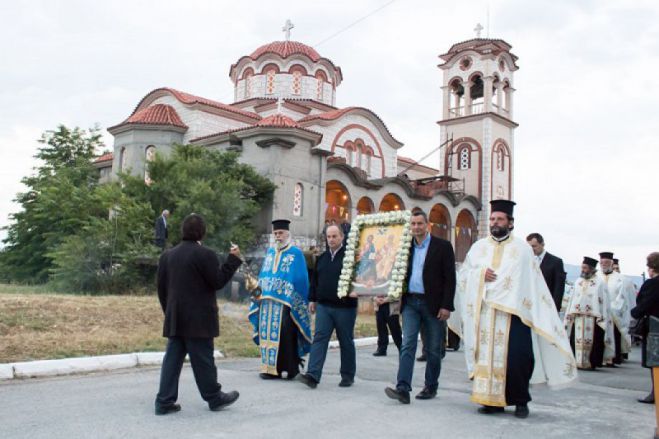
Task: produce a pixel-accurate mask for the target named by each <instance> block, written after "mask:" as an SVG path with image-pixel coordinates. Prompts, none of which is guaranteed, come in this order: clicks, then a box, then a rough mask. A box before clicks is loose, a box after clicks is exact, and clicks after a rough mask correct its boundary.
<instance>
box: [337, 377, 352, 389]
mask: <svg viewBox="0 0 659 439" xmlns="http://www.w3.org/2000/svg"><path fill="white" fill-rule="evenodd" d="M354 383H355V380H350V379H348V378H341V382H340V383H339V387H350V386H352V385H353V384H354Z"/></svg>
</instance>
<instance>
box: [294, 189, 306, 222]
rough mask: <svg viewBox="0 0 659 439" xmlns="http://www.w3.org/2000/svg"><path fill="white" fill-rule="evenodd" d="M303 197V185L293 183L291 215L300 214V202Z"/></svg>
mask: <svg viewBox="0 0 659 439" xmlns="http://www.w3.org/2000/svg"><path fill="white" fill-rule="evenodd" d="M303 199H304V187H303V186H302V183H296V184H295V192H294V195H293V216H302V202H303Z"/></svg>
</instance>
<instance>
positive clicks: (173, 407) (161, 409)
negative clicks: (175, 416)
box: [156, 404, 181, 416]
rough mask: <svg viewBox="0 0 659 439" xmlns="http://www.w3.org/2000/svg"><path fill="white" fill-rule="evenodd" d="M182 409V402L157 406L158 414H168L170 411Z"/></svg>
mask: <svg viewBox="0 0 659 439" xmlns="http://www.w3.org/2000/svg"><path fill="white" fill-rule="evenodd" d="M180 411H181V405H180V404H172V405H166V406H161V407H156V415H158V416H160V415H168V414H170V413H176V412H180Z"/></svg>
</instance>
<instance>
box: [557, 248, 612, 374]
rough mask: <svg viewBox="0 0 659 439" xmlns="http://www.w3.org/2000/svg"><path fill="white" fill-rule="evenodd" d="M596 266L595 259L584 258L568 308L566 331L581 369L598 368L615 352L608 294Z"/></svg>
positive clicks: (566, 312)
mask: <svg viewBox="0 0 659 439" xmlns="http://www.w3.org/2000/svg"><path fill="white" fill-rule="evenodd" d="M596 267H597V260H596V259H593V258H589V257H588V256H586V257H584V260H583V263H582V264H581V276H580V277H579V279H577V281H576V282H575V283H574V288H573V291H572V295H571V296H570V300H569V302H568V305H567V307H566V309H565V330H566V331H567V333H568V335H569V336H570V345H571V346H572V351H573V352H574V356H575V358H576V360H577V367H578V368H579V369H590V370H595V368H597V367H602V364H603V363H604V362H605V361H606V362H609V361H610V360H611V359H612V358H613V355H614V347H613V321H612V320H611V317H610V315H609V297H608V293H607V291H606V286H605V285H604V283H603V282H602V280H601V279H600V278H599V277H598V276H597V268H596Z"/></svg>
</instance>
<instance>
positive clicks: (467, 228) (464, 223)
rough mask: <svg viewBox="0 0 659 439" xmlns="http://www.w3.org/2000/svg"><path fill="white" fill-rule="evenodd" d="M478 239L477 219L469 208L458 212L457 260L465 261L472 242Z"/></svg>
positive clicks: (456, 223) (456, 231) (456, 233)
mask: <svg viewBox="0 0 659 439" xmlns="http://www.w3.org/2000/svg"><path fill="white" fill-rule="evenodd" d="M477 239H478V229H477V228H476V220H475V219H474V216H473V215H472V214H471V212H469V211H468V210H466V209H464V210H462V211H460V213H459V214H458V218H457V220H456V221H455V260H456V262H464V260H465V258H466V257H467V252H468V251H469V249H470V248H471V244H473V243H474V242H476V240H477Z"/></svg>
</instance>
